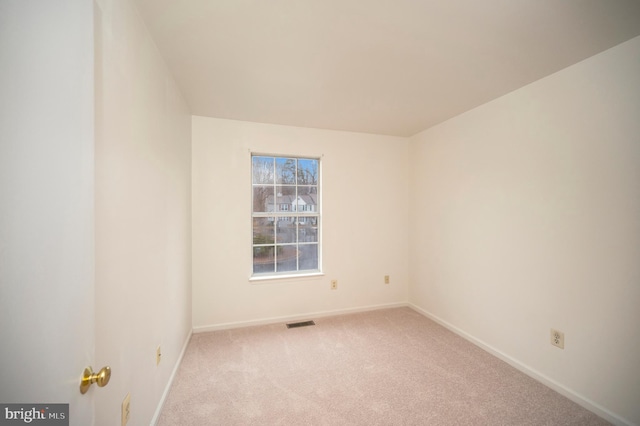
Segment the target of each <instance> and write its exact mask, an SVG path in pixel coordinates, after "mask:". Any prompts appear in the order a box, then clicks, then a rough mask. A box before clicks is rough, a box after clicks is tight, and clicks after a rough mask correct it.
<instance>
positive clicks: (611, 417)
mask: <svg viewBox="0 0 640 426" xmlns="http://www.w3.org/2000/svg"><path fill="white" fill-rule="evenodd" d="M407 306H409V307H410V308H411V309H413V310H414V311H416V312H418V313H420V314H422V315H424V316H425V317H427V318H429V319H431V320H433V321H435V322H437V323H438V324H440V325H442V326H443V327H445V328H447V329H449V330H451V331H452V332H454V333H456V334H457V335H459V336H460V337H462V338H464V339H466V340H468V341H469V342H471V343H473V344H474V345H476V346H478V347H480V348H482V349H484V350H485V351H487V352H489V353H490V354H492V355H494V356H496V357H497V358H500V359H501V360H503V361H504V362H506V363H507V364H509V365H511V366H512V367H514V368H516V369H518V370H520V371H521V372H523V373H524V374H526V375H527V376H529V377H531V378H533V379H535V380H537V381H538V382H540V383H542V384H544V385H545V386H548V387H550V388H551V389H553V390H554V391H556V392H558V393H559V394H561V395H563V396H565V397H567V398H569V399H570V400H571V401H573V402H575V403H576V404H578V405H580V406H582V407H584V408H586V409H587V410H589V411H591V412H593V413H595V414H597V415H598V416H600V417H602V418H603V419H605V420H606V421H608V422H610V423H612V424H614V425H616V426H635V425H634V424H633V423H631V422H630V421H628V420H626V419H624V418H622V417H620V416H618V415H617V414H615V413H613V412H611V411H609V410H607V409H606V408H604V407H602V406H601V405H599V404H597V403H595V402H593V401H591V400H590V399H588V398H585V397H584V396H582V395H580V394H579V393H577V392H575V391H573V390H571V389H569V388H567V387H566V386H564V385H562V384H560V383H558V382H556V381H555V380H553V379H551V378H549V377H547V376H545V375H544V374H542V373H540V372H538V371H536V370H535V369H533V368H531V367H529V366H528V365H525V364H523V363H521V362H520V361H518V360H516V359H514V358H512V357H510V356H509V355H507V354H505V353H503V352H501V351H499V350H498V349H496V348H494V347H492V346H490V345H488V344H486V343H485V342H483V341H482V340H480V339H477V338H475V337H473V336H471V335H470V334H468V333H466V332H465V331H463V330H461V329H459V328H458V327H456V326H454V325H453V324H450V323H448V322H447V321H444V320H443V319H441V318H439V317H437V316H436V315H433V314H432V313H430V312H428V311H426V310H424V309H422V308H420V307H419V306H416V305H414V304H412V303H408V304H407Z"/></svg>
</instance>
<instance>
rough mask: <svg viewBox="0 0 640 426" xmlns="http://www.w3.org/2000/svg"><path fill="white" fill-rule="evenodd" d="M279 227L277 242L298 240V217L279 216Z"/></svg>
mask: <svg viewBox="0 0 640 426" xmlns="http://www.w3.org/2000/svg"><path fill="white" fill-rule="evenodd" d="M277 223H278V228H277V230H276V242H277V243H278V244H283V243H285V244H286V243H295V242H296V218H295V217H279V218H278V222H277Z"/></svg>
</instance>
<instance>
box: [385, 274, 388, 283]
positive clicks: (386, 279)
mask: <svg viewBox="0 0 640 426" xmlns="http://www.w3.org/2000/svg"><path fill="white" fill-rule="evenodd" d="M384 283H385V284H389V275H385V276H384Z"/></svg>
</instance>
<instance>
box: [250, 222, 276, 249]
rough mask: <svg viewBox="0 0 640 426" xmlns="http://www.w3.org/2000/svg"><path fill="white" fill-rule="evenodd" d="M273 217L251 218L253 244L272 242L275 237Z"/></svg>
mask: <svg viewBox="0 0 640 426" xmlns="http://www.w3.org/2000/svg"><path fill="white" fill-rule="evenodd" d="M273 222H274V218H273V217H254V218H253V244H273V243H274V242H275V241H276V239H275V234H274V228H273Z"/></svg>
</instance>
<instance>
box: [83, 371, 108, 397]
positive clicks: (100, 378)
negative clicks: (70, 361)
mask: <svg viewBox="0 0 640 426" xmlns="http://www.w3.org/2000/svg"><path fill="white" fill-rule="evenodd" d="M110 378H111V367H102V369H101V370H100V371H98V372H97V373H94V372H93V369H92V368H91V367H87V368H85V369H84V372H83V373H82V381H80V393H82V394H85V393H87V391H88V390H89V387H91V385H92V384H94V383H96V384H97V385H98V386H100V387H103V386H107V384H108V383H109V379H110Z"/></svg>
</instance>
